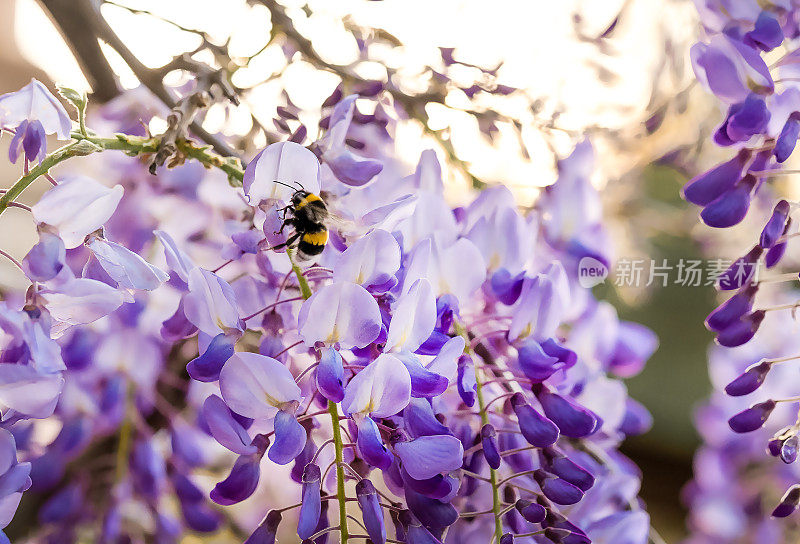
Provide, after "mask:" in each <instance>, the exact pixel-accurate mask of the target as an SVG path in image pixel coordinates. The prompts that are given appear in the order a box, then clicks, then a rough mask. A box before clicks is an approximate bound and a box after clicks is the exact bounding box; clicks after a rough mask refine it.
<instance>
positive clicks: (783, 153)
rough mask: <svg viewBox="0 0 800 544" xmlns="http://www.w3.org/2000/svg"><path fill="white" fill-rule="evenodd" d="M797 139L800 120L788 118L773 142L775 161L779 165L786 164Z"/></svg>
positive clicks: (799, 130) (799, 131)
mask: <svg viewBox="0 0 800 544" xmlns="http://www.w3.org/2000/svg"><path fill="white" fill-rule="evenodd" d="M798 137H800V119H796V118H794V117H790V118H789V119H788V120H787V121H786V123H785V124H784V125H783V128H782V129H781V133H780V135H778V139H777V140H776V142H775V160H776V161H778V162H779V163H782V162H786V160H787V159H788V158H789V157H790V156H791V155H792V153H793V152H794V148H795V147H796V146H797V138H798Z"/></svg>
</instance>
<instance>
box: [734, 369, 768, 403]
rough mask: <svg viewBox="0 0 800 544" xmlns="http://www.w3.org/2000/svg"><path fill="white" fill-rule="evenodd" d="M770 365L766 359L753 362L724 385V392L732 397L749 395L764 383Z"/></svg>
mask: <svg viewBox="0 0 800 544" xmlns="http://www.w3.org/2000/svg"><path fill="white" fill-rule="evenodd" d="M771 368H772V365H771V364H769V362H767V361H762V362H760V363H755V364H753V365H750V366H749V367H747V369H746V370H745V371H744V372H743V373H742V374H740V375H739V376H737V377H736V379H734V380H733V381H732V382H730V383H729V384H728V385H726V386H725V392H726V393H727V394H729V395H730V396H732V397H740V396H743V395H749V394H750V393H752V392H753V391H755V390H756V389H758V388H759V387H761V385H762V384H763V383H764V380H765V379H766V378H767V374H768V373H769V371H770V369H771Z"/></svg>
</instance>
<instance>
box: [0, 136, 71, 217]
mask: <svg viewBox="0 0 800 544" xmlns="http://www.w3.org/2000/svg"><path fill="white" fill-rule="evenodd" d="M76 143H77V142H70V143H68V144H67V145H65V146H64V147H60V148H58V149H56V150H55V151H53V152H52V153H50V154H48V155H47V156H46V157H45V158H44V160H42V162H40V163H39V164H37V165H36V166H34V167H33V168H31V169H30V171H29V172H28V173H27V174H25V175H24V176H22V177H21V178H19V181H17V182H16V183H15V184H14V185H12V186H11V187H9V188H8V191H6V192H5V193H4V194H3V196H0V213H3V212H4V211H5V210H6V208H8V205H9V204H10V203H11V202H13V201H14V199H15V198H17V197H18V196H19V195H20V194H21V193H22V191H24V190H25V189H26V188H27V187H28V185H30V184H31V183H33V182H34V181H35V180H36V179H37V178H38V177H39V176H43V175H44V174H46V173H47V172H48V170H50V169H51V168H52V167H54V166H55V165H57V164H58V163H60V162H62V161H65V160H67V159H69V158H70V157H76V156H78V154H77V153H75V145H76Z"/></svg>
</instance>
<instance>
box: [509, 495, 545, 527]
mask: <svg viewBox="0 0 800 544" xmlns="http://www.w3.org/2000/svg"><path fill="white" fill-rule="evenodd" d="M514 508H515V509H516V510H517V512H519V514H520V515H521V516H522V517H523V518H525V521H527V522H529V523H541V522H542V521H544V518H545V516H546V515H547V510H546V509H545V507H544V506H542V505H541V504H538V503H535V502H531V501H528V500H525V499H519V500H517V502H516V503H514Z"/></svg>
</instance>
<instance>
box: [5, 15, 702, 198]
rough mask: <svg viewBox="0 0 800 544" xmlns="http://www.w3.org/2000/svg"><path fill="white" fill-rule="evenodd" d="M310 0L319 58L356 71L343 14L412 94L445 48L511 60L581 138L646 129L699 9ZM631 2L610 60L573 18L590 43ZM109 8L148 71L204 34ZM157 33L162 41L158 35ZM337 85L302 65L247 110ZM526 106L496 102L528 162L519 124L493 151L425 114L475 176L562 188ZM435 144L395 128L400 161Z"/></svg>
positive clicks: (237, 127) (463, 126)
mask: <svg viewBox="0 0 800 544" xmlns="http://www.w3.org/2000/svg"><path fill="white" fill-rule="evenodd" d="M119 2H120V3H125V4H126V5H129V6H132V7H136V8H141V9H146V10H150V11H152V12H154V13H157V14H158V15H161V16H163V17H165V18H168V19H170V20H173V21H175V22H178V23H180V24H182V25H184V26H187V27H192V28H200V29H203V30H205V31H207V32H209V33H210V34H211V36H212V37H213V38H214V39H218V40H219V41H220V42H224V40H225V39H226V38H227V37H228V36H232V41H231V48H232V51H233V52H234V53H235V54H241V55H243V56H244V55H252V54H253V53H255V52H257V51H258V50H259V49H260V48H261V47H262V46H263V45H264V43H265V39H266V37H267V32H268V29H269V26H270V23H269V14H268V12H267V10H266V9H265V8H264V7H263V6H252V7H251V6H247V4H246V2H245V1H244V0H222V1H220V0H169V1H163V0H119ZM303 3H304V2H298V1H288V0H287V1H286V2H285V4H286V5H288V6H290V7H291V8H292V9H291V12H290V15H292V17H293V18H294V19H295V21H296V24H297V26H298V29H299V30H300V31H301V32H303V33H304V34H305V35H306V36H309V37H312V38H313V39H314V43H315V46H316V49H317V51H318V52H319V53H320V54H322V55H323V56H324V57H325V58H326V59H327V60H329V61H332V62H335V63H348V62H351V61H353V60H354V59H355V58H356V57H355V55H356V44H355V41H354V40H353V39H352V37H350V36H349V35H348V34H347V33H346V32H344V27H343V24H342V20H343V19H344V18H346V17H350V18H352V20H354V21H356V22H357V23H360V24H362V25H374V26H377V27H381V28H384V29H386V30H388V31H389V32H391V33H392V34H394V35H395V36H397V37H398V38H399V39H400V41H401V42H403V43H404V45H405V46H404V47H403V48H402V49H401V50H396V51H390V50H387V51H386V60H387V61H388V62H390V63H392V64H395V65H397V66H403V67H404V70H403V72H404V73H407V74H408V78H407V79H406V80H405V83H406V84H407V85H408V86H409V87H410V88H413V86H414V84H415V77H416V76H417V75H418V74H419V73H420V71H421V70H420V69H421V67H422V66H424V65H425V64H426V63H437V62H439V60H438V59H439V55H438V49H437V46H453V47H456V53H455V54H456V58H458V59H460V60H466V61H469V62H472V63H475V64H480V65H482V66H493V65H496V64H497V62H499V61H501V60H502V61H503V62H504V65H503V67H502V68H501V70H500V72H499V76H500V77H499V79H500V81H501V82H503V83H505V84H508V85H512V86H517V87H520V88H522V89H525V91H526V93H527V95H528V96H529V97H531V98H532V99H536V98H538V97H543V98H546V99H548V106H547V107H546V108H545V113H549V112H550V111H552V109H553V108H555V107H559V109H561V110H563V113H562V114H561V116H560V117H559V120H558V125H559V126H561V127H563V128H566V129H569V130H571V131H576V132H578V133H580V132H582V131H584V130H585V129H586V128H587V127H593V126H602V127H608V128H611V129H630V128H631V127H637V126H638V125H639V124H640V122H641V120H642V118H643V115H644V112H645V109H646V107H647V104H648V101H649V100H650V97H651V93H652V89H653V82H654V74H655V73H656V72H657V71H658V69H659V63H661V62H662V59H663V53H664V47H665V45H664V44H665V39H666V37H667V36H668V37H669V39H670V40H672V41H673V42H678V43H684V44H685V43H686V42H688V41H689V40H690V39H691V36H692V35H693V34H694V32H695V24H694V19H693V16H694V9H693V6H692V5H691V3H690V2H676V1H674V0H603V1H602V2H598V1H596V0H560V1H556V2H553V1H549V0H531V1H519V0H494V1H493V2H491V3H487V2H483V1H480V0H436V1H433V2H432V1H430V0H386V1H383V2H364V1H363V0H337V1H336V2H331V1H329V0H309V1H308V2H307V3H308V5H309V7H310V9H311V11H312V12H313V14H314V16H313V17H311V18H307V17H306V15H305V14H304V13H303V11H302V10H300V7H301V6H302V5H303ZM624 4H628V5H627V8H626V11H625V14H624V16H623V18H622V19H621V20H620V22H619V24H618V25H617V28H616V30H615V33H614V35H613V37H612V39H611V40H607V45H608V50H609V53H611V54H610V55H603V54H601V53H599V52H598V48H597V47H596V46H595V45H594V44H592V43H587V42H581V41H579V40H577V39H576V38H575V26H574V24H573V16H574V14H576V13H580V14H581V17H582V21H583V22H582V24H581V27H580V28H581V30H582V32H583V33H584V34H585V35H587V36H592V37H594V36H597V35H599V34H601V33H602V32H603V31H604V30H605V29H606V28H607V27H608V25H609V24H610V23H611V22H612V21H613V19H614V17H615V16H616V15H617V14H618V13H619V12H620V9H621V8H622V6H623V5H624ZM489 6H491V7H489ZM104 9H105V11H104V13H105V15H106V17H107V18H108V20H109V22H110V23H111V24H112V26H113V27H114V28H115V30H116V31H117V32H118V33H119V35H120V36H121V38H122V39H123V40H124V41H126V43H127V44H128V45H129V47H130V48H131V49H132V50H133V51H134V53H135V54H137V55H138V56H139V58H140V59H141V60H142V61H144V62H145V64H148V65H150V66H159V65H163V64H164V63H166V62H168V61H169V60H170V59H171V58H172V57H173V56H174V55H175V54H176V53H179V52H182V51H184V50H186V49H189V48H192V47H194V46H195V45H197V43H198V42H197V40H198V38H197V37H196V36H192V35H189V34H186V33H183V32H180V31H179V30H177V29H175V28H173V27H171V26H170V25H168V24H166V23H164V22H162V21H159V20H157V19H154V18H152V17H149V16H147V15H133V14H131V13H129V12H127V11H126V10H123V9H120V8H116V7H113V6H106V7H105V8H104ZM16 18H17V20H16V23H17V25H16V28H17V36H18V41H19V46H20V48H21V50H22V52H23V55H24V56H26V57H27V58H28V59H29V60H30V61H32V62H33V63H35V64H37V65H39V66H41V67H42V68H44V69H45V71H47V72H48V73H49V74H51V76H52V77H53V79H54V80H55V81H57V82H59V83H60V84H65V85H68V86H73V87H77V88H87V86H88V85H87V83H86V80H85V79H84V78H83V76H82V75H81V74H80V71H79V69H78V65H77V63H76V62H75V60H74V59H73V58H72V56H71V53H70V52H69V50H68V48H67V47H66V45H65V44H64V43H63V42H62V40H61V38H60V36H59V35H58V33H57V31H56V30H55V29H54V28H53V27H52V25H51V24H50V22H49V20H48V19H47V17H46V15H45V14H44V13H43V12H42V11H41V8H39V6H38V5H37V4H36V2H35V0H18V9H17V13H16ZM667 21H668V27H667V24H666V22H667ZM30 28H35V29H36V35H37V37H36V39H35V40H31V39H25V37H26V36H27V37H30V35H31V34H30V33H29V32H27V31H26V30H25V29H30ZM148 36H152V37H156V38H154V39H148V38H147V37H148ZM109 56H110V57H111V61H112V65H113V66H114V67H115V69H118V71H119V73H120V74H121V80H122V83H123V84H124V85H126V86H134V85H135V84H136V80H135V78H134V77H133V75H132V74H130V73H129V72H128V71H127V69H126V68H125V67H124V65H123V63H122V62H121V60H120V59H118V58H116V57H115V56H114V54H113V52H110V53H109ZM283 64H285V61H284V59H283V58H282V54H280V53H278V54H276V52H273V53H267V54H262V55H260V56H259V57H256V58H255V59H254V60H253V61H252V63H251V64H250V66H249V67H248V68H247V69H245V70H241V71H240V72H239V73H237V74H236V79H235V83H237V84H239V85H249V84H253V83H256V82H258V81H261V80H263V79H264V78H265V77H266V76H268V75H269V74H270V73H272V72H273V71H275V70H278V69H280V68H282V67H283ZM598 66H603V68H604V69H606V70H609V71H610V72H612V73H614V74H616V75H615V76H614V78H613V81H612V84H611V85H607V84H603V83H601V82H600V81H599V78H598V69H597V67H598ZM359 70H361V71H362V73H363V75H380V74H381V73H382V71H383V68H382V67H381V66H380V65H371V66H370V65H362V66H360V67H359ZM464 72H465V73H464V76H465V77H466V78H469V77H472V73H470V71H469V69H465V70H464ZM678 83H679V82H675V81H673V82H672V85H673V86H675V87H676V88H677V87H679V84H678ZM668 84H669V82H668ZM333 85H335V79H333V78H332V76H331V75H330V74H325V73H320V72H318V71H316V70H314V69H313V68H312V67H311V66H309V65H307V64H305V63H302V62H294V63H293V64H292V65H291V66H290V67H288V69H287V70H286V72H285V76H284V77H283V78H282V79H281V80H280V81H276V82H273V84H266V85H261V86H259V87H258V88H256V89H255V90H254V91H253V92H252V93H251V95H250V97H249V100H248V102H249V106H250V107H251V108H252V110H253V111H254V112H255V114H256V115H257V116H258V117H259V118H260V119H262V120H264V121H265V122H266V123H269V119H270V118H271V116H272V115H273V113H274V108H275V105H276V99H277V95H278V92H279V91H280V89H281V88H282V87H284V86H285V87H286V88H287V89H288V90H289V92H290V95H291V96H292V99H293V100H294V101H295V102H296V103H297V104H298V105H300V106H301V107H303V106H305V107H308V108H314V107H315V106H317V105H318V104H319V102H320V97H321V96H325V95H327V93H328V92H329V90H330V89H331V88H332V86H333ZM459 101H463V95H462V94H461V93H454V96H453V105H454V106H456V107H458V106H459V105H462V104H461V103H460V102H459ZM529 103H530V100H528V99H526V98H525V97H520V99H518V100H511V101H508V100H507V101H505V102H503V103H502V104H501V105H500V104H498V105H495V104H491V106H492V107H496V108H502V111H503V113H505V114H507V115H508V116H509V117H512V118H515V119H518V120H520V121H521V122H522V123H523V126H524V127H525V129H524V131H523V138H524V141H525V144H526V146H527V148H528V150H529V152H530V155H531V159H530V160H525V159H524V158H523V157H522V156H520V155H519V153H518V152H517V149H518V144H517V139H516V137H515V135H514V134H513V133H512V131H510V130H501V134H500V137H499V139H498V140H497V141H496V142H495V145H494V147H492V146H489V145H487V142H486V140H485V139H482V138H481V137H480V136H479V135H478V134H477V131H476V124H475V121H474V119H473V118H471V117H470V116H468V115H466V114H463V113H458V112H454V111H452V110H447V109H445V108H441V107H432V108H430V111H429V113H430V115H431V118H432V122H433V124H434V125H436V126H440V127H443V126H447V125H449V126H450V127H451V129H452V134H453V142H454V146H455V147H456V149H457V151H458V153H459V155H460V156H461V157H463V158H464V159H466V160H471V161H472V163H473V171H474V173H475V174H476V175H478V177H480V178H482V179H486V180H489V181H503V182H505V183H507V184H509V185H511V186H514V187H515V188H516V189H518V190H521V189H524V187H526V186H527V187H535V186H544V185H548V184H550V183H552V182H553V181H554V169H553V154H552V151H551V150H550V147H548V142H547V141H545V139H544V138H543V135H542V133H541V132H540V131H539V130H538V129H536V128H535V125H536V119H535V118H534V116H533V114H532V113H531V112H530V111H529V110H528V106H529ZM219 110H220V111H212V112H210V113H209V115H208V117H207V119H206V123H207V126H208V128H211V129H222V128H223V127H222V123H223V119H224V117H225V116H224V114H223V112H222V111H221V108H220V109H219ZM229 113H230V112H229ZM227 122H228V123H229V124H228V125H227V128H225V129H224V130H227V131H231V132H240V133H241V132H242V131H245V132H246V128H247V125H248V124H249V116H248V115H246V114H245V113H244V112H240V114H239V115H236V112H234V114H233V115H232V116H231V117H230V118H229V119H228V121H227ZM311 126H313V125H311ZM152 128H154V129H158V128H159V127H158V126H156V127H152ZM551 134H552V137H551V138H550V141H549V144H550V145H551V146H552V147H553V148H554V149H555V150H556V151H557V152H558V153H559V154H562V155H563V154H566V153H568V152H569V150H570V148H571V145H572V143H573V140H574V138H572V137H570V136H568V135H566V134H562V133H558V132H555V133H551ZM430 145H431V143H430V142H429V141H427V140H426V139H425V138H423V137H422V135H421V134H420V132H419V130H417V129H416V128H415V127H401V129H400V130H399V131H398V146H399V147H400V149H401V152H402V153H404V154H405V155H404V156H409V157H410V158H409V161H410V162H414V160H415V157H416V156H418V153H419V151H421V150H422V149H424V148H426V147H430ZM600 146H601V147H602V143H601V144H600ZM602 155H603V154H602V153H601V156H602ZM603 162H604V164H603V165H601V166H602V167H603V168H602V169H603V170H604V171H605V174H601V175H600V177H603V178H605V177H607V176H614V175H619V174H620V173H622V172H623V171H624V170H625V168H627V167H629V166H630V165H626V164H624V162H625V161H622V163H620V160H619V157H613V156H608V154H606V156H605V157H604V159H603ZM599 183H600V184H603V181H600V182H599ZM520 192H521V191H520Z"/></svg>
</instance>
